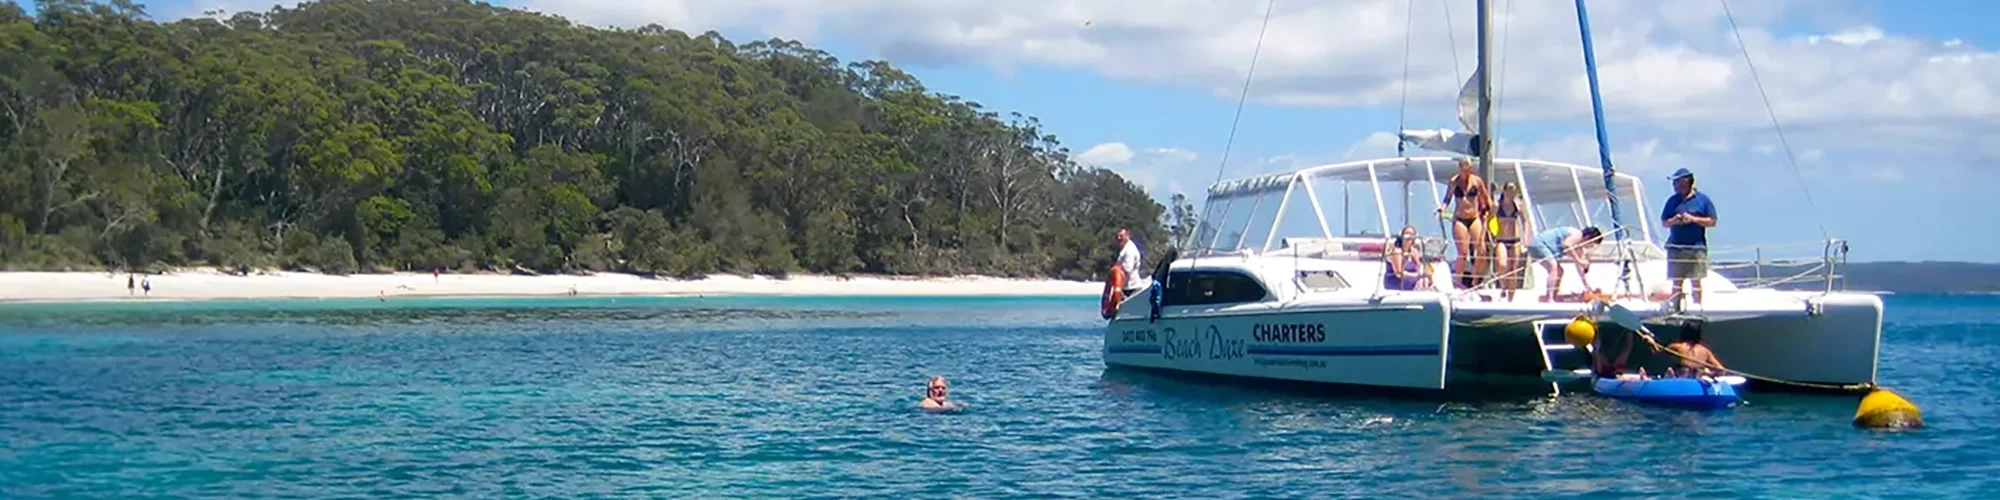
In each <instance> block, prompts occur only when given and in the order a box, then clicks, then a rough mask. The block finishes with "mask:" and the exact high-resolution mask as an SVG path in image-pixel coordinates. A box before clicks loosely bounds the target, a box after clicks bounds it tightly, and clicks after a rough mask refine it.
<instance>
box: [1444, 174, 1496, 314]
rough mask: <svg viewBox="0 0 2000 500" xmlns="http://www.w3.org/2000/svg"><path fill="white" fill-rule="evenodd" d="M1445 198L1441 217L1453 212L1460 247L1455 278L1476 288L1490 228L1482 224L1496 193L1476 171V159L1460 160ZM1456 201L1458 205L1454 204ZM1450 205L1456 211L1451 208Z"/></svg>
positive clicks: (1453, 230)
mask: <svg viewBox="0 0 2000 500" xmlns="http://www.w3.org/2000/svg"><path fill="white" fill-rule="evenodd" d="M1445 185H1446V187H1447V188H1448V189H1447V190H1446V191H1445V195H1444V199H1443V200H1439V201H1438V204H1439V205H1440V206H1439V207H1438V214H1439V215H1444V214H1445V213H1446V211H1447V210H1449V211H1450V213H1451V220H1452V222H1451V239H1452V241H1454V242H1456V243H1457V244H1458V260H1457V262H1456V264H1455V265H1453V266H1452V269H1453V271H1452V273H1453V274H1452V277H1453V278H1454V279H1456V280H1457V281H1458V282H1459V286H1461V287H1465V288H1472V287H1473V286H1474V285H1477V284H1478V280H1479V278H1478V274H1477V273H1475V272H1474V269H1473V268H1474V267H1477V264H1478V262H1479V260H1480V259H1482V258H1484V256H1482V255H1481V253H1482V252H1479V251H1478V250H1479V249H1480V248H1481V247H1482V246H1484V245H1485V243H1486V240H1487V233H1486V228H1485V227H1484V226H1483V225H1482V224H1480V223H1479V221H1481V220H1485V218H1486V214H1487V213H1488V212H1489V211H1491V210H1492V206H1491V204H1492V200H1493V193H1492V192H1491V189H1492V188H1491V187H1490V186H1487V185H1486V179H1481V178H1480V177H1479V174H1478V173H1477V172H1473V171H1472V160H1471V159H1470V158H1460V159H1459V160H1458V173H1457V174H1454V175H1452V176H1451V180H1449V181H1446V183H1445ZM1454 201H1456V202H1457V203H1455V204H1454V203H1453V202H1454ZM1446 206H1451V207H1454V208H1450V209H1447V208H1446Z"/></svg>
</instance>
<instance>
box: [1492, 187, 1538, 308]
mask: <svg viewBox="0 0 2000 500" xmlns="http://www.w3.org/2000/svg"><path fill="white" fill-rule="evenodd" d="M1493 218H1494V219H1496V220H1498V221H1499V224H1498V225H1499V226H1500V231H1499V234H1496V235H1494V236H1493V241H1494V243H1495V245H1494V246H1495V249H1494V250H1495V252H1494V254H1493V258H1494V260H1495V261H1496V262H1495V263H1494V264H1495V265H1496V266H1497V267H1498V269H1496V270H1494V273H1496V274H1499V275H1500V277H1501V278H1500V294H1501V297H1502V298H1504V299H1505V300H1514V290H1516V289H1519V288H1521V284H1522V282H1523V281H1524V280H1523V279H1522V278H1523V277H1522V275H1521V274H1522V272H1523V271H1524V270H1525V269H1526V268H1527V266H1525V265H1523V264H1525V262H1523V261H1522V260H1521V253H1522V252H1523V251H1525V249H1524V248H1523V247H1522V246H1521V235H1523V234H1530V233H1532V232H1533V231H1532V230H1530V229H1529V228H1528V219H1527V214H1526V213H1525V212H1523V211H1522V210H1521V185H1520V184H1517V183H1513V182H1509V183H1507V184H1506V185H1504V186H1501V187H1500V201H1499V202H1498V203H1496V204H1494V206H1493Z"/></svg>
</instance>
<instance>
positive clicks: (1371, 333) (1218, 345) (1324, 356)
mask: <svg viewBox="0 0 2000 500" xmlns="http://www.w3.org/2000/svg"><path fill="white" fill-rule="evenodd" d="M1441 299H1442V297H1438V296H1431V297H1428V298H1425V297H1422V296H1412V297H1409V298H1406V299H1404V300H1390V301H1384V302H1382V303H1379V304H1366V303H1363V304H1357V305H1346V306H1327V305H1307V306H1296V307H1288V306H1276V307H1272V306H1268V305H1263V304H1252V305H1246V306H1242V307H1237V308H1230V309H1223V310H1219V311H1212V312H1202V313H1193V314H1173V315H1171V317H1163V318H1161V319H1159V320H1157V321H1149V320H1148V319H1147V317H1146V315H1145V314H1144V309H1146V308H1145V307H1143V306H1141V307H1129V306H1133V305H1140V304H1128V307H1127V308H1126V310H1127V311H1132V310H1139V311H1138V312H1140V314H1129V313H1128V314H1126V315H1123V316H1122V317H1120V318H1118V319H1117V320H1116V321H1113V322H1112V323H1111V324H1110V326H1109V327H1108V328H1107V330H1106V333H1105V342H1104V361H1105V363H1106V364H1107V365H1113V366H1129V367H1139V368H1154V369H1167V370H1180V371H1188V372H1197V373H1207V374H1216V375H1231V376H1240V377H1253V378H1266V379H1281V380H1292V381H1302V382H1319V383H1330V384H1348V385H1362V386H1379V387H1402V388H1417V389H1443V388H1444V387H1445V379H1446V369H1445V367H1446V365H1447V364H1448V361H1449V359H1448V358H1449V356H1450V350H1449V349H1448V348H1447V346H1449V345H1450V336H1451V329H1450V328H1449V326H1448V321H1447V318H1448V317H1449V316H1450V312H1449V306H1448V305H1447V304H1446V303H1445V302H1444V301H1443V300H1441Z"/></svg>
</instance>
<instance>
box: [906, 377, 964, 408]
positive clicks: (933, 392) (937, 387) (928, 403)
mask: <svg viewBox="0 0 2000 500" xmlns="http://www.w3.org/2000/svg"><path fill="white" fill-rule="evenodd" d="M950 393H951V384H948V383H946V382H945V380H944V377H942V376H932V377H931V382H930V387H929V388H928V389H927V390H926V391H925V392H924V400H923V401H922V402H919V403H917V406H918V407H919V408H923V409H925V410H929V411H948V410H957V409H960V408H965V403H960V402H957V401H951V400H949V399H948V398H949V397H950Z"/></svg>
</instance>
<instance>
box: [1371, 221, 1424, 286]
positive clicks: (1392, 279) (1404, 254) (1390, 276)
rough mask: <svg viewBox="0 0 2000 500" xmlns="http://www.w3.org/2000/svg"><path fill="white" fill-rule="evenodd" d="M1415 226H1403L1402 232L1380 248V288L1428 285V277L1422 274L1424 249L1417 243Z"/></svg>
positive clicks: (1418, 240)
mask: <svg viewBox="0 0 2000 500" xmlns="http://www.w3.org/2000/svg"><path fill="white" fill-rule="evenodd" d="M1421 241H1422V239H1421V238H1419V237H1418V236H1417V228H1416V226H1403V233H1402V234H1399V235H1396V238H1395V239H1393V240H1391V241H1390V242H1389V246H1388V247H1386V248H1383V249H1382V259H1383V261H1384V265H1383V266H1382V270H1383V272H1382V288H1383V289H1385V290H1421V289H1424V288H1427V287H1429V286H1430V277H1429V276H1427V275H1425V274H1424V271H1423V260H1424V249H1423V247H1422V246H1420V245H1419V243H1420V242H1421Z"/></svg>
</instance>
